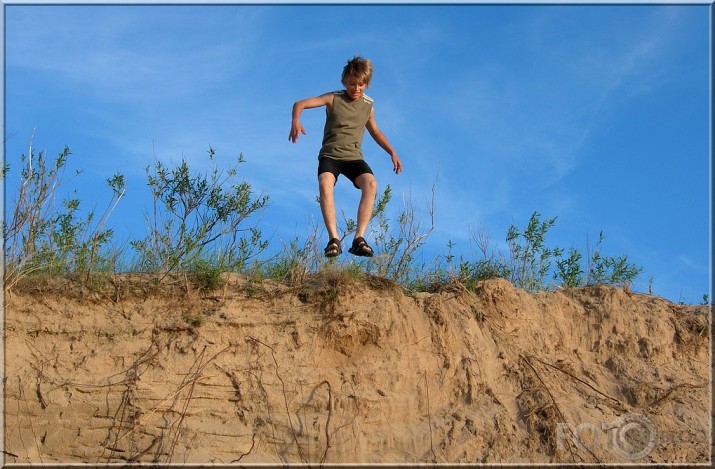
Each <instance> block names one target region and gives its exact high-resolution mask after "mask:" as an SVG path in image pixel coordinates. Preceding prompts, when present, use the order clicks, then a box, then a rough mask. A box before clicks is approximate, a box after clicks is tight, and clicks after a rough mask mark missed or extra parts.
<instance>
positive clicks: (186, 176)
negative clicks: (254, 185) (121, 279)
mask: <svg viewBox="0 0 715 469" xmlns="http://www.w3.org/2000/svg"><path fill="white" fill-rule="evenodd" d="M208 157H209V171H208V172H206V173H193V172H192V171H191V170H190V168H189V165H188V163H187V162H186V160H185V159H183V158H182V161H181V163H180V164H179V165H177V166H169V167H167V166H165V165H164V164H163V163H161V162H160V161H157V160H155V161H154V166H153V168H152V167H149V166H147V168H146V172H147V176H148V180H149V187H150V189H151V194H152V198H153V206H152V211H151V212H150V213H148V214H146V221H147V235H146V237H145V238H144V239H141V240H135V241H132V242H131V245H132V246H133V247H134V249H135V250H136V252H137V254H138V256H139V260H138V263H139V266H140V268H141V269H142V270H148V271H151V272H164V273H169V272H171V271H173V270H175V269H177V268H182V269H187V268H189V267H190V266H191V265H192V263H195V262H196V260H197V259H201V258H205V257H206V256H207V255H210V256H214V257H215V258H216V259H217V261H216V262H217V263H218V264H220V265H221V266H223V267H224V268H226V269H230V270H241V269H242V268H243V267H244V266H245V265H246V262H247V261H248V260H249V259H250V258H251V257H253V256H255V255H257V254H258V253H260V252H262V251H263V250H264V249H265V248H266V247H267V245H268V243H267V241H265V240H263V239H262V235H261V231H260V230H259V229H258V228H257V226H256V225H254V226H248V227H246V226H244V224H245V223H246V222H247V221H248V220H249V219H250V218H251V217H253V216H254V215H257V214H258V213H259V212H261V211H262V210H263V209H264V208H265V207H266V205H267V203H268V196H258V197H253V193H252V190H251V186H250V184H249V183H248V182H245V181H244V182H236V176H237V168H238V165H240V164H241V163H243V162H244V160H243V156H242V155H241V156H239V158H238V160H237V162H236V164H235V165H234V166H232V167H231V168H229V169H228V170H227V171H223V170H219V168H218V167H217V165H216V155H215V151H214V150H213V148H209V151H208Z"/></svg>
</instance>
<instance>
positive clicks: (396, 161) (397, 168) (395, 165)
mask: <svg viewBox="0 0 715 469" xmlns="http://www.w3.org/2000/svg"><path fill="white" fill-rule="evenodd" d="M392 170H393V171H394V172H395V174H400V173H401V172H402V161H400V157H399V156H397V154H394V155H392Z"/></svg>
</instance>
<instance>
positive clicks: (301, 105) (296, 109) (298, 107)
mask: <svg viewBox="0 0 715 469" xmlns="http://www.w3.org/2000/svg"><path fill="white" fill-rule="evenodd" d="M332 104H333V94H332V93H325V94H321V95H320V96H316V97H314V98H308V99H303V100H301V101H296V102H295V103H293V113H292V119H291V124H290V134H288V140H290V141H292V142H293V143H295V142H297V141H298V136H299V135H300V134H303V135H307V132H306V131H305V129H304V128H303V125H302V124H301V123H300V114H301V112H303V109H311V108H314V107H320V106H331V105H332Z"/></svg>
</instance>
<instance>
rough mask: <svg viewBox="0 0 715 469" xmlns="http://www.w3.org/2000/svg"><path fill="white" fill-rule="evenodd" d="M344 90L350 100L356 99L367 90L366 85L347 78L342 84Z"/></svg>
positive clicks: (350, 77) (353, 78) (352, 78)
mask: <svg viewBox="0 0 715 469" xmlns="http://www.w3.org/2000/svg"><path fill="white" fill-rule="evenodd" d="M343 85H345V90H346V91H347V92H348V96H350V98H351V99H358V98H359V97H360V96H362V94H363V93H364V92H365V88H367V84H366V83H361V82H359V81H358V80H357V79H356V78H355V77H353V76H349V77H348V78H347V79H346V80H345V81H344V82H343Z"/></svg>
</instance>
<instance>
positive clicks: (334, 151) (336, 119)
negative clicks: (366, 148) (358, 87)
mask: <svg viewBox="0 0 715 469" xmlns="http://www.w3.org/2000/svg"><path fill="white" fill-rule="evenodd" d="M333 95H334V96H333V105H332V107H330V108H328V109H326V113H327V116H326V118H325V129H324V130H323V146H322V148H321V149H320V153H319V154H318V158H323V157H328V158H333V159H336V160H346V161H349V160H361V159H363V157H362V149H361V145H362V137H363V135H364V134H365V125H367V121H368V119H369V118H370V112H371V111H372V103H373V100H372V98H370V97H368V96H366V95H365V94H363V95H362V96H361V97H360V98H358V99H355V100H351V99H350V98H349V97H348V95H347V93H346V92H345V90H343V91H334V92H333Z"/></svg>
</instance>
